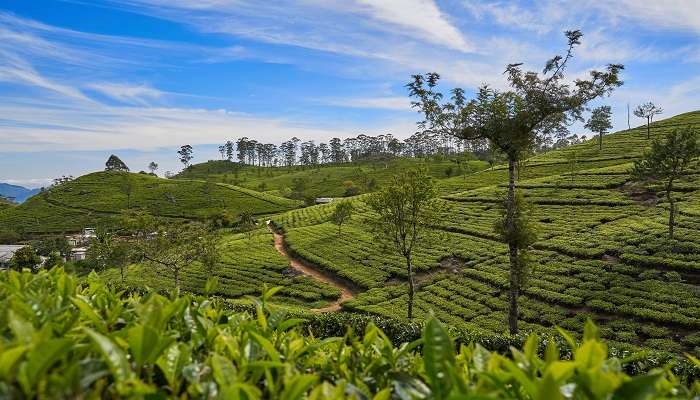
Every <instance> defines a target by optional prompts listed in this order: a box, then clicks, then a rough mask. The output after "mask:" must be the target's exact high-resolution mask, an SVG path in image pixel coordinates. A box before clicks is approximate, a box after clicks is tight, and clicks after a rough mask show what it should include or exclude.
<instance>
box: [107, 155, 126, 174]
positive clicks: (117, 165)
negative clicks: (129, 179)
mask: <svg viewBox="0 0 700 400" xmlns="http://www.w3.org/2000/svg"><path fill="white" fill-rule="evenodd" d="M105 171H121V172H129V167H127V166H126V164H124V161H122V160H120V159H119V157H117V156H115V155H114V154H112V155H111V156H109V158H108V159H107V162H106V163H105Z"/></svg>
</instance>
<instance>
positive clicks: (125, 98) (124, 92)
mask: <svg viewBox="0 0 700 400" xmlns="http://www.w3.org/2000/svg"><path fill="white" fill-rule="evenodd" d="M88 87H89V88H90V89H93V90H96V91H98V92H100V93H102V94H104V95H106V96H108V97H111V98H113V99H115V100H119V101H121V102H124V103H129V104H141V105H148V104H149V101H150V100H153V99H159V98H161V97H163V95H164V93H163V92H162V91H160V90H158V89H155V88H153V87H151V86H148V85H145V84H143V85H130V84H123V83H112V82H99V83H92V84H89V85H88Z"/></svg>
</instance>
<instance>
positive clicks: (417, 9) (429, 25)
mask: <svg viewBox="0 0 700 400" xmlns="http://www.w3.org/2000/svg"><path fill="white" fill-rule="evenodd" d="M358 2H359V3H360V4H362V5H364V6H366V7H367V8H368V10H369V13H370V15H372V16H373V17H374V18H376V19H379V20H381V21H385V22H389V23H391V24H395V25H398V26H400V27H402V28H407V29H408V32H410V33H411V34H412V35H417V36H418V37H420V38H422V39H425V40H427V41H429V42H431V43H434V44H437V45H441V46H445V45H446V46H448V47H451V48H453V49H456V50H459V51H463V52H471V51H473V50H474V45H473V44H471V43H469V42H468V41H467V40H466V39H465V37H464V35H463V34H462V32H460V31H459V29H457V28H456V27H455V26H454V25H453V24H452V23H451V22H450V20H449V18H448V17H447V16H446V15H445V14H444V13H443V12H442V11H440V8H439V7H438V5H437V4H436V3H435V1H433V0H358Z"/></svg>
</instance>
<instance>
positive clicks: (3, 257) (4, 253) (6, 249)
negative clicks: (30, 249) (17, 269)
mask: <svg viewBox="0 0 700 400" xmlns="http://www.w3.org/2000/svg"><path fill="white" fill-rule="evenodd" d="M22 247H24V246H23V245H4V244H0V268H7V267H8V266H9V265H10V260H11V259H12V256H13V255H15V251H17V250H19V249H21V248H22Z"/></svg>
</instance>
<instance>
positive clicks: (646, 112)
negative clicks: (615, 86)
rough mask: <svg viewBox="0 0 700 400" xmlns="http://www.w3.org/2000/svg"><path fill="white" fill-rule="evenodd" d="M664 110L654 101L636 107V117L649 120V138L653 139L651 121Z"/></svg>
mask: <svg viewBox="0 0 700 400" xmlns="http://www.w3.org/2000/svg"><path fill="white" fill-rule="evenodd" d="M663 112H664V110H663V108H661V107H658V106H657V105H656V104H654V103H652V102H648V103H644V104H640V105H638V106H637V108H635V109H634V115H635V116H636V117H639V118H646V120H647V139H651V123H652V122H653V121H654V117H655V116H657V115H659V114H662V113H663Z"/></svg>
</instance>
